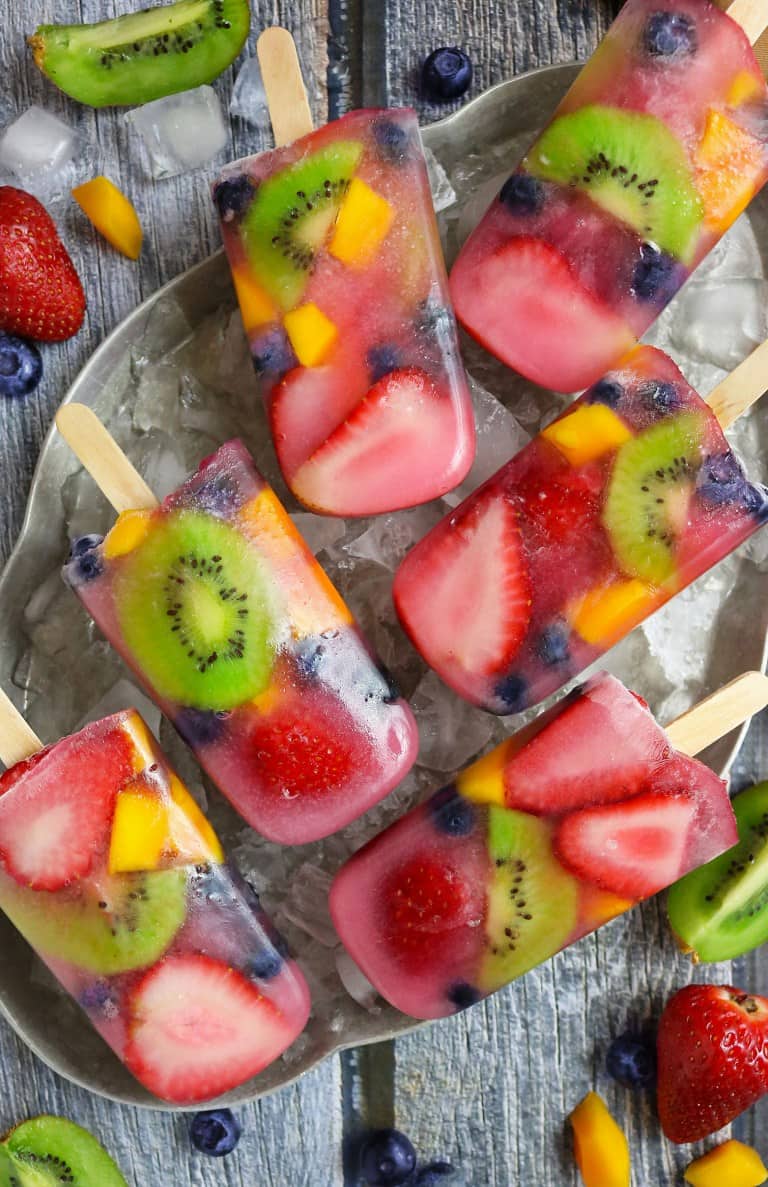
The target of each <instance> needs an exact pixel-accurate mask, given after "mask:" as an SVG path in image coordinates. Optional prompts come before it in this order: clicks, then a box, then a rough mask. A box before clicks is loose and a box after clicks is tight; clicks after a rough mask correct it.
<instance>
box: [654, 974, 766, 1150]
mask: <svg viewBox="0 0 768 1187" xmlns="http://www.w3.org/2000/svg"><path fill="white" fill-rule="evenodd" d="M658 1065H659V1117H660V1119H661V1127H662V1129H663V1130H664V1133H665V1134H666V1135H667V1137H668V1138H669V1139H670V1140H671V1141H673V1142H680V1143H682V1142H697V1141H699V1140H700V1139H701V1138H705V1137H708V1136H709V1135H710V1134H712V1133H716V1132H717V1131H718V1130H719V1129H722V1128H723V1126H724V1125H728V1124H730V1122H731V1121H733V1120H734V1119H735V1118H736V1117H738V1116H739V1114H740V1113H743V1112H744V1110H745V1109H748V1108H750V1107H751V1106H752V1105H753V1104H755V1102H756V1101H758V1100H759V1099H760V1097H761V1096H763V1095H764V1094H765V1093H766V1092H768V999H766V998H764V997H757V996H755V995H753V994H749V993H743V992H742V991H741V990H740V989H732V988H731V987H730V986H719V985H690V986H688V988H687V989H681V990H680V992H679V993H677V994H675V996H674V997H673V998H672V1000H671V1001H670V1002H669V1003H668V1005H667V1008H666V1009H665V1011H664V1013H663V1014H662V1016H661V1022H660V1024H659V1038H658Z"/></svg>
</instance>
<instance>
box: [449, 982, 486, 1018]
mask: <svg viewBox="0 0 768 1187" xmlns="http://www.w3.org/2000/svg"><path fill="white" fill-rule="evenodd" d="M447 996H448V1001H449V1002H451V1003H452V1004H453V1005H454V1006H455V1007H456V1009H457V1010H459V1011H461V1010H468V1009H469V1007H470V1006H476V1005H477V1003H478V1002H479V1001H480V1000H481V998H482V994H481V993H480V990H479V989H475V987H474V985H470V984H469V982H468V981H457V982H456V984H455V985H451V987H450V989H449V990H448V995H447Z"/></svg>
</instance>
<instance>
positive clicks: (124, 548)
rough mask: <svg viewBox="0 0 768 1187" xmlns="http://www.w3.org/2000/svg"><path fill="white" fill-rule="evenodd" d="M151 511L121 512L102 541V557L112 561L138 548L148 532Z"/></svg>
mask: <svg viewBox="0 0 768 1187" xmlns="http://www.w3.org/2000/svg"><path fill="white" fill-rule="evenodd" d="M151 522H152V512H151V511H123V512H121V514H120V515H119V516H118V517H117V521H116V523H115V526H114V527H113V528H112V530H111V532H109V533H108V534H107V536H106V538H105V540H104V556H105V557H106V558H107V560H114V559H115V557H118V556H126V554H127V553H129V552H133V550H134V548H138V547H139V545H140V544H141V542H142V541H143V540H144V538H145V536H146V535H147V532H148V531H149V528H150V524H151Z"/></svg>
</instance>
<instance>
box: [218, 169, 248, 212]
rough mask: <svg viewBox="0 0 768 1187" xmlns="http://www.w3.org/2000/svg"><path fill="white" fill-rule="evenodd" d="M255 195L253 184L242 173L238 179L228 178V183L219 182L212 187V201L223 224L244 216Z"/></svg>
mask: <svg viewBox="0 0 768 1187" xmlns="http://www.w3.org/2000/svg"><path fill="white" fill-rule="evenodd" d="M255 193H256V186H255V184H254V182H253V181H251V179H250V177H246V175H245V174H244V173H243V174H241V175H240V177H230V178H229V180H228V181H220V182H219V184H218V185H216V186H214V190H213V201H214V202H215V204H216V208H217V210H218V212H219V214H220V216H221V217H222V218H223V219H224V222H225V223H229V222H232V220H233V219H235V218H237V217H238V216H239V215H241V214H245V212H246V210H247V209H248V207H249V206H250V204H251V202H252V201H253V195H254V194H255Z"/></svg>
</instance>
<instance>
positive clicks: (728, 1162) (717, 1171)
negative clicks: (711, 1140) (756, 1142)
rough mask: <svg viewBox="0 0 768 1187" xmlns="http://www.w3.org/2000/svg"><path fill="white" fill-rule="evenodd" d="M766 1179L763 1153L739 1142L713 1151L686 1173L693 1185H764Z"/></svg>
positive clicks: (735, 1186) (749, 1186)
mask: <svg viewBox="0 0 768 1187" xmlns="http://www.w3.org/2000/svg"><path fill="white" fill-rule="evenodd" d="M766 1179H768V1170H766V1168H765V1166H764V1165H763V1160H762V1159H761V1158H760V1155H759V1154H758V1153H757V1152H756V1151H755V1150H753V1149H752V1147H751V1146H745V1145H743V1144H742V1142H736V1141H731V1142H725V1144H724V1145H722V1146H718V1147H717V1149H716V1150H710V1152H709V1154H705V1155H704V1157H703V1158H697V1159H696V1161H695V1162H692V1163H691V1165H690V1166H689V1167H688V1170H687V1171H686V1172H685V1181H686V1183H691V1184H692V1185H693V1187H760V1184H761V1183H764V1182H765V1180H766Z"/></svg>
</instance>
